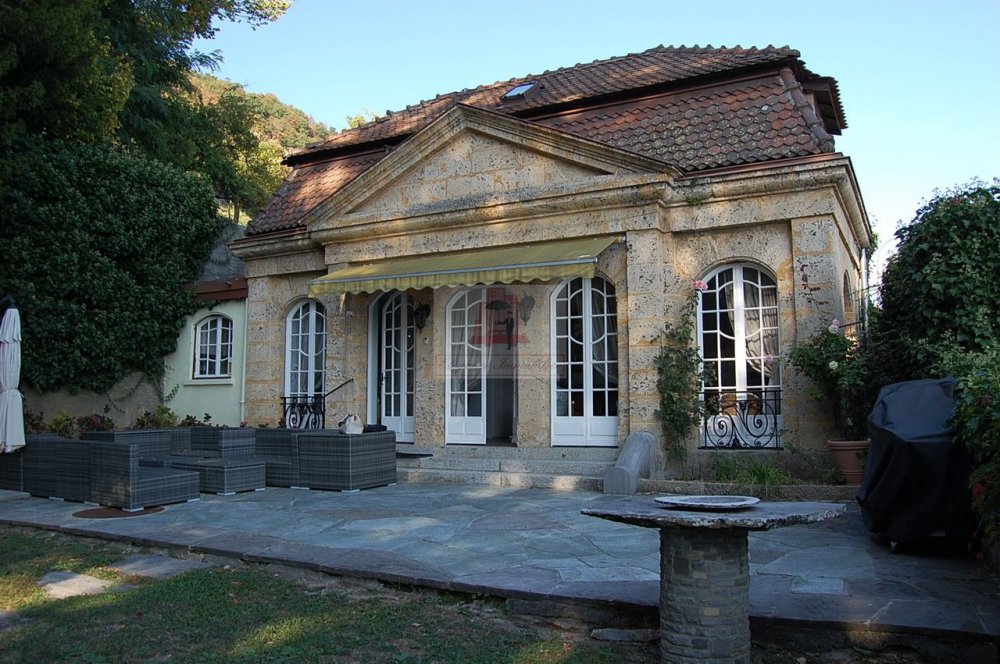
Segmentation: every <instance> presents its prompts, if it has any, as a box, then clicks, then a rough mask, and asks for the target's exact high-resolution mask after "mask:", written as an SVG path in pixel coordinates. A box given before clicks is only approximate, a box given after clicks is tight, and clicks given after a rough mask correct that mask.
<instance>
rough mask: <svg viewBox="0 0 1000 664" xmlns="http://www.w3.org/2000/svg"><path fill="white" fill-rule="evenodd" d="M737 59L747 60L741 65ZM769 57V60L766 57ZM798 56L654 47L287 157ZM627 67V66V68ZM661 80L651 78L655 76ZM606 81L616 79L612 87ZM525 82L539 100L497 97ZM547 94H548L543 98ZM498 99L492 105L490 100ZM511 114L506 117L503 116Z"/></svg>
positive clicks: (440, 104)
mask: <svg viewBox="0 0 1000 664" xmlns="http://www.w3.org/2000/svg"><path fill="white" fill-rule="evenodd" d="M698 54H711V55H714V56H716V57H714V58H713V59H704V60H703V59H701V58H684V57H683V56H685V55H688V56H690V55H698ZM740 56H749V57H750V58H751V59H749V60H747V61H742V62H741V61H740V59H739V58H740ZM769 56H770V57H769ZM799 57H800V53H799V51H797V50H795V49H792V48H790V47H788V46H782V47H776V46H773V45H770V44H769V45H768V46H766V47H763V48H758V47H756V46H754V47H750V48H744V47H743V46H739V45H737V46H735V47H726V46H721V47H714V46H712V45H710V44H709V45H706V46H699V45H697V44H696V45H694V46H685V45H681V46H664V45H662V44H660V45H659V46H654V47H652V48H648V49H646V50H644V51H639V52H635V53H628V54H626V55H616V56H611V57H608V58H599V59H595V60H593V61H591V62H589V63H577V64H575V65H570V66H566V67H559V68H557V69H551V70H545V71H544V72H542V73H541V74H526V75H523V76H517V77H513V78H509V79H505V80H502V81H495V82H493V83H484V84H482V85H479V86H477V87H474V88H464V89H462V90H458V91H454V92H446V93H440V94H437V95H435V96H434V97H433V98H427V99H423V100H420V101H418V102H416V103H413V104H408V105H407V106H406V107H405V108H404V109H403V110H400V111H393V112H389V111H387V112H386V114H385V115H384V116H381V117H378V118H376V119H374V120H373V121H371V122H367V123H365V124H363V125H361V126H359V127H355V128H349V129H345V130H344V131H341V132H338V133H337V134H335V135H334V136H332V137H330V138H329V139H327V140H326V141H323V142H321V143H319V144H318V145H310V146H307V147H305V148H301V149H299V150H296V151H295V152H294V153H292V155H290V156H291V157H300V156H304V155H306V154H310V153H314V152H322V151H325V150H327V149H336V148H338V147H347V146H350V145H360V144H364V143H369V142H379V141H384V140H386V139H390V138H393V137H396V136H399V135H403V134H408V133H412V132H413V131H415V130H419V128H420V126H422V124H421V123H422V120H421V118H422V117H423V116H427V118H431V117H432V116H436V115H437V110H435V109H436V108H447V107H450V106H451V105H453V104H456V103H468V104H471V105H474V106H484V107H488V106H490V105H491V104H496V103H501V104H504V105H505V106H508V108H510V109H518V110H528V109H539V108H544V107H546V106H554V105H558V104H564V103H572V102H578V101H580V100H582V99H587V98H593V97H599V96H602V95H607V94H614V93H620V92H624V91H626V90H632V89H640V88H643V87H648V86H650V85H654V84H657V83H668V82H672V81H682V80H685V79H690V78H695V77H699V76H705V75H710V74H714V73H719V72H723V71H729V70H735V69H739V68H742V67H749V66H753V65H758V64H764V63H767V62H776V61H778V60H781V59H786V58H787V59H793V58H794V59H797V58H799ZM630 61H631V66H630ZM654 69H656V70H657V71H659V72H661V73H660V74H653V75H650V74H649V73H648V72H647V71H642V70H650V71H651V70H654ZM608 79H614V82H611V81H610V80H608ZM528 82H540V83H541V85H540V86H539V94H537V95H535V96H528V97H524V98H517V99H510V100H507V99H503V98H502V94H500V92H501V91H503V90H505V89H507V88H511V87H513V86H517V85H522V84H524V83H528ZM546 88H547V89H548V92H547V93H546V92H545V91H546ZM491 94H496V95H497V98H496V100H492V101H491V98H490V96H489V95H491ZM507 112H509V111H507Z"/></svg>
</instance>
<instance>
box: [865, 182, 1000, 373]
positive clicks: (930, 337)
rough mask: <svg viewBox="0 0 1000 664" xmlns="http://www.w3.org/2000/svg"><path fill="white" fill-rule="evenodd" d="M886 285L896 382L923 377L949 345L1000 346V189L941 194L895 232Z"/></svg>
mask: <svg viewBox="0 0 1000 664" xmlns="http://www.w3.org/2000/svg"><path fill="white" fill-rule="evenodd" d="M896 237H897V238H898V239H899V250H898V252H897V254H896V255H895V256H894V257H893V258H892V259H891V260H890V261H889V264H888V265H887V267H886V269H885V272H884V274H883V279H882V286H881V299H882V312H881V315H880V317H879V321H878V325H877V330H876V333H877V336H876V340H877V344H878V350H879V357H880V358H881V361H882V362H883V363H884V365H885V371H886V373H887V374H888V375H889V376H890V377H891V378H893V379H894V380H907V379H911V378H923V377H926V376H928V375H930V373H931V372H932V367H933V366H934V364H935V362H936V360H937V359H938V358H939V357H940V355H941V353H942V352H943V351H944V350H945V349H946V348H947V347H950V346H956V347H957V348H959V349H961V350H963V351H966V352H978V351H981V350H983V349H984V348H986V347H988V346H990V345H991V344H995V343H996V342H997V340H998V339H1000V318H998V317H997V316H996V309H997V303H998V302H1000V182H998V181H996V180H994V181H993V183H992V184H990V185H987V184H985V183H982V182H973V183H971V184H969V185H966V186H965V187H964V188H961V189H957V190H954V191H949V192H945V193H942V194H939V195H937V196H936V197H935V198H934V199H933V200H931V201H930V202H929V203H928V204H927V205H925V206H924V207H922V208H921V209H920V210H918V211H917V214H916V217H915V218H914V219H913V221H912V222H911V223H910V224H909V225H907V226H904V227H902V228H900V229H899V230H898V231H897V232H896Z"/></svg>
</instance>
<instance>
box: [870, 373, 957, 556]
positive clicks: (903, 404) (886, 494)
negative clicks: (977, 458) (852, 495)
mask: <svg viewBox="0 0 1000 664" xmlns="http://www.w3.org/2000/svg"><path fill="white" fill-rule="evenodd" d="M954 391H955V379H954V378H942V379H930V380H914V381H907V382H903V383H895V384H892V385H887V386H886V387H883V388H882V390H881V392H879V397H878V401H877V402H876V404H875V408H874V409H873V410H872V413H871V415H870V416H869V418H868V429H869V434H870V436H871V446H870V447H869V451H868V458H867V460H866V463H865V474H864V479H863V480H862V482H861V486H859V487H858V492H857V499H858V503H859V504H860V505H861V514H862V518H863V520H864V524H865V528H867V529H868V531H869V532H872V533H877V534H881V535H884V536H886V537H888V538H889V540H890V541H891V542H892V545H893V548H895V546H896V544H897V543H902V544H905V543H910V542H914V541H917V540H920V539H923V538H925V537H928V536H930V535H937V534H944V535H946V536H948V537H955V538H964V539H967V540H968V539H971V536H972V532H973V530H974V528H975V519H974V517H973V513H972V494H971V491H970V489H969V473H970V472H971V460H970V457H969V454H968V451H967V450H966V449H965V446H964V445H961V444H958V443H956V442H955V436H954V431H953V430H952V428H951V421H950V420H951V416H952V414H953V412H954V409H955V399H954Z"/></svg>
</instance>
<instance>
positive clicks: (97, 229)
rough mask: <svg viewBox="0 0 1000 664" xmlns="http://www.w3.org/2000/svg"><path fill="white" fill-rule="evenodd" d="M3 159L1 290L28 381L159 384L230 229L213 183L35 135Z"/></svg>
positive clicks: (114, 152)
mask: <svg viewBox="0 0 1000 664" xmlns="http://www.w3.org/2000/svg"><path fill="white" fill-rule="evenodd" d="M3 157H4V158H3V159H0V218H2V219H3V223H2V224H0V291H3V292H5V293H11V294H12V295H13V296H14V297H15V298H16V300H17V304H18V308H19V309H20V312H21V319H22V326H23V331H22V354H23V360H22V379H23V380H25V381H26V382H28V383H30V384H31V385H32V386H33V387H35V388H36V389H38V390H39V391H43V392H45V391H52V390H56V389H59V388H62V387H65V388H68V389H70V390H74V391H75V390H93V391H98V392H100V391H105V390H107V389H108V388H110V387H111V386H112V385H113V384H114V383H116V382H117V381H118V380H120V379H121V378H123V377H124V376H126V375H127V374H129V373H131V372H136V371H138V372H141V373H144V374H147V375H149V376H153V377H155V376H159V375H160V374H161V372H162V367H163V357H164V356H165V355H166V354H168V353H170V352H172V351H173V350H174V346H175V343H176V339H177V333H178V331H179V330H180V326H181V325H182V322H183V320H184V317H185V316H186V315H187V314H189V313H191V312H193V311H194V309H195V307H194V301H193V296H192V295H191V293H189V292H187V291H185V289H184V288H183V285H184V284H185V283H187V282H191V281H194V280H195V279H196V277H197V274H198V271H199V269H200V267H201V265H202V264H203V263H204V261H205V259H206V257H207V256H208V253H209V251H210V250H211V248H212V245H213V242H214V240H215V238H216V236H217V235H218V234H219V232H220V230H221V228H222V226H221V223H222V222H221V221H220V219H219V218H218V216H217V214H216V204H215V200H214V197H213V194H212V189H211V187H210V185H209V183H208V182H207V181H206V180H205V179H204V178H202V177H199V176H193V175H189V174H186V173H184V172H182V171H180V170H178V169H176V168H174V167H170V166H166V165H164V164H161V163H159V162H155V161H151V160H148V159H144V158H141V157H137V156H132V155H128V154H125V153H123V152H122V151H120V150H119V149H117V148H115V147H112V146H99V145H90V146H87V145H76V144H68V143H60V142H53V141H42V140H31V139H27V140H25V141H24V142H23V143H21V144H19V145H17V146H13V147H8V148H7V153H6V154H5V155H3Z"/></svg>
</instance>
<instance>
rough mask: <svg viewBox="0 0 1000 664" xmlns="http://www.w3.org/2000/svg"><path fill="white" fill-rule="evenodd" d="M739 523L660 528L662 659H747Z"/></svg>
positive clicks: (743, 543) (746, 578)
mask: <svg viewBox="0 0 1000 664" xmlns="http://www.w3.org/2000/svg"><path fill="white" fill-rule="evenodd" d="M749 606H750V567H749V557H748V543H747V530H746V529H743V528H723V529H693V528H672V527H666V528H662V529H661V530H660V661H661V662H663V663H664V664H666V663H668V662H670V663H673V662H713V663H717V664H723V663H725V664H737V663H738V664H749V663H750V617H749Z"/></svg>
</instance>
